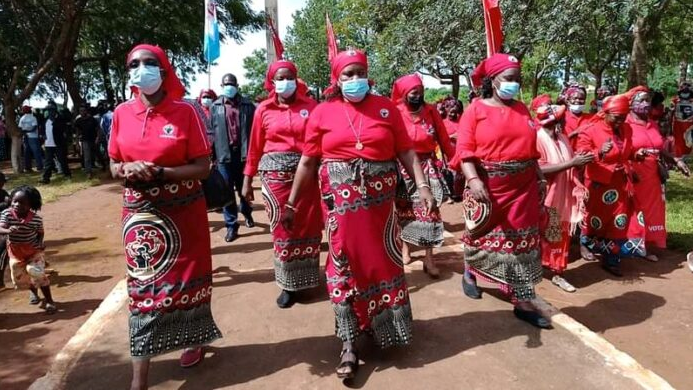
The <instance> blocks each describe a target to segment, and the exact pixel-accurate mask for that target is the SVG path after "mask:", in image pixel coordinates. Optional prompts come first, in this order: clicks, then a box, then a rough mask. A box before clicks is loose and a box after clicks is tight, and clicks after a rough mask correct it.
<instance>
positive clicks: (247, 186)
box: [241, 176, 255, 203]
mask: <svg viewBox="0 0 694 390" xmlns="http://www.w3.org/2000/svg"><path fill="white" fill-rule="evenodd" d="M241 196H243V197H244V198H245V199H246V202H248V203H253V201H254V200H255V196H254V195H253V178H252V177H251V176H244V178H243V187H242V188H241Z"/></svg>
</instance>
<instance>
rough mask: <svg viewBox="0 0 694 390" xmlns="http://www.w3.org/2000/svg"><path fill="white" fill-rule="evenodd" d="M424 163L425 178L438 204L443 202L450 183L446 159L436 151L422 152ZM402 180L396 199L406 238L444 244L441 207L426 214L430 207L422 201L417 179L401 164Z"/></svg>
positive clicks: (419, 242) (423, 243)
mask: <svg viewBox="0 0 694 390" xmlns="http://www.w3.org/2000/svg"><path fill="white" fill-rule="evenodd" d="M419 158H420V165H421V167H422V172H424V177H425V179H426V180H425V181H426V183H427V184H429V186H430V187H431V193H432V195H434V200H435V201H436V205H437V206H441V204H442V203H443V198H444V193H445V191H446V190H445V188H446V184H445V181H444V178H443V175H442V174H441V168H442V163H441V161H440V160H438V159H437V158H436V156H435V155H433V154H432V155H420V156H419ZM400 177H401V179H400V183H399V185H398V192H397V199H396V201H395V205H396V209H397V213H398V222H399V223H400V227H401V228H402V236H401V237H402V240H403V241H405V242H407V243H410V244H414V245H417V246H420V247H425V248H433V247H440V246H441V245H442V244H443V230H444V229H443V220H442V219H441V212H440V211H439V209H438V208H437V209H436V210H432V211H431V212H430V213H429V214H426V208H425V207H424V205H423V204H422V203H421V202H420V201H419V192H418V191H417V183H415V181H414V180H413V179H412V178H411V177H410V176H409V175H408V174H407V172H406V171H405V168H404V167H402V166H401V167H400Z"/></svg>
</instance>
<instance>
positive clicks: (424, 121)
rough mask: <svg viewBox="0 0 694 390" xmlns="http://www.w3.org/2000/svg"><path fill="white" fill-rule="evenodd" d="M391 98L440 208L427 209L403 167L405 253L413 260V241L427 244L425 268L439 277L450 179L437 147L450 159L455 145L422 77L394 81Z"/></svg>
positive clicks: (400, 208) (401, 200)
mask: <svg viewBox="0 0 694 390" xmlns="http://www.w3.org/2000/svg"><path fill="white" fill-rule="evenodd" d="M391 100H392V101H393V103H395V104H397V107H398V110H399V112H398V113H399V114H400V116H401V117H402V121H403V122H404V123H405V126H406V127H407V134H408V135H409V136H410V138H411V139H412V142H413V144H414V151H415V152H416V153H417V156H418V157H419V162H420V164H421V168H422V172H423V173H424V177H425V179H424V180H425V182H426V183H428V184H429V186H430V188H431V193H432V194H433V195H434V200H435V201H436V208H435V209H434V210H432V211H431V212H430V213H428V214H427V213H425V208H426V207H425V205H424V204H422V203H421V202H420V201H419V193H418V189H417V185H416V183H415V182H414V180H412V177H411V176H409V175H408V174H407V171H406V170H405V169H404V168H402V167H401V169H400V176H401V181H400V184H399V186H398V194H397V200H396V202H395V205H396V207H397V213H398V222H399V223H400V227H401V229H402V232H401V238H402V241H403V243H402V255H403V256H402V257H403V261H404V263H405V264H408V263H410V261H411V259H410V248H409V245H416V246H419V247H422V248H425V249H424V250H425V258H424V272H426V273H427V274H428V275H429V276H431V277H433V278H437V277H439V269H438V268H437V267H436V264H435V263H434V259H433V257H432V252H433V249H432V248H438V247H440V246H441V245H442V244H443V220H442V219H441V213H440V211H439V210H438V207H440V206H441V203H442V202H443V198H444V190H445V186H446V183H445V182H444V180H443V176H442V174H441V168H442V167H443V162H442V161H441V160H439V159H438V158H437V157H436V148H437V147H439V148H441V150H442V152H443V154H444V156H445V157H446V158H447V159H449V160H450V159H451V158H453V155H454V154H455V149H454V148H453V145H451V140H450V139H449V138H448V133H447V132H446V128H445V126H444V124H443V121H442V120H441V117H440V116H439V114H438V112H436V107H434V106H433V105H430V104H426V103H425V102H424V84H422V79H421V78H420V77H419V76H418V75H416V74H411V75H407V76H403V77H401V78H399V79H397V80H396V81H395V83H394V84H393V92H392V94H391Z"/></svg>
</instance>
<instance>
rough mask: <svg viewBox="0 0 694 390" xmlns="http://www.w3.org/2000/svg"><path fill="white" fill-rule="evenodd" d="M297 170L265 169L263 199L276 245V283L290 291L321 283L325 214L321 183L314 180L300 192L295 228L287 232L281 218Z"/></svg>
mask: <svg viewBox="0 0 694 390" xmlns="http://www.w3.org/2000/svg"><path fill="white" fill-rule="evenodd" d="M294 174H295V172H284V171H263V172H261V181H262V185H263V188H262V190H263V200H264V202H265V211H267V214H268V218H269V219H270V232H271V233H272V241H273V244H274V267H275V282H276V283H277V285H278V286H280V288H282V289H283V290H287V291H298V290H303V289H307V288H311V287H316V286H318V283H319V282H320V244H321V238H322V232H323V215H322V211H321V203H320V190H319V189H318V182H316V181H311V182H310V183H308V184H307V185H306V186H305V187H304V188H303V189H302V191H301V196H300V197H299V198H298V201H297V203H296V205H295V207H296V213H295V215H296V217H295V220H294V229H292V230H291V231H288V230H287V229H285V228H284V226H282V224H281V223H280V221H281V220H282V215H283V213H284V210H285V207H284V205H285V204H286V203H287V200H288V199H289V194H290V193H291V192H292V184H293V183H294Z"/></svg>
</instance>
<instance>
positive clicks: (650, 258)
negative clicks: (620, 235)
mask: <svg viewBox="0 0 694 390" xmlns="http://www.w3.org/2000/svg"><path fill="white" fill-rule="evenodd" d="M643 258H644V259H646V260H648V261H650V262H651V263H657V262H658V260H660V259H658V256H656V255H654V254H650V255H646V256H644V257H643Z"/></svg>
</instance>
